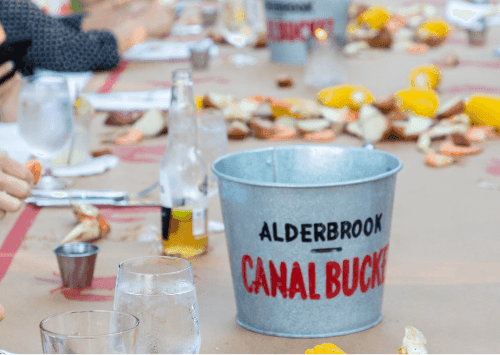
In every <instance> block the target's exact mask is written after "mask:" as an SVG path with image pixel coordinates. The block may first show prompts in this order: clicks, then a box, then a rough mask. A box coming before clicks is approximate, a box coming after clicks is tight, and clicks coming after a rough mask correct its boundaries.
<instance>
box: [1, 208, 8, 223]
mask: <svg viewBox="0 0 500 355" xmlns="http://www.w3.org/2000/svg"><path fill="white" fill-rule="evenodd" d="M6 214H7V212H5V211H4V210H0V221H1V220H2V219H3V218H4V217H5V215H6Z"/></svg>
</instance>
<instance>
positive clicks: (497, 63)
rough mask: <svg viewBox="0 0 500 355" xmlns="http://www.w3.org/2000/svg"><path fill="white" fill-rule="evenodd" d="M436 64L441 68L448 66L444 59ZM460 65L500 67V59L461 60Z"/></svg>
mask: <svg viewBox="0 0 500 355" xmlns="http://www.w3.org/2000/svg"><path fill="white" fill-rule="evenodd" d="M434 64H436V65H438V66H439V67H441V68H445V67H446V65H445V63H444V62H443V61H439V62H435V63H434ZM458 66H459V67H476V68H486V69H500V61H497V60H489V61H481V60H460V61H459V63H458Z"/></svg>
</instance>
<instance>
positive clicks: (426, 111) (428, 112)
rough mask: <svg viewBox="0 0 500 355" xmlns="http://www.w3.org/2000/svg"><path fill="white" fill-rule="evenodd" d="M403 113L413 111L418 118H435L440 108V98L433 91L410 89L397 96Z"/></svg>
mask: <svg viewBox="0 0 500 355" xmlns="http://www.w3.org/2000/svg"><path fill="white" fill-rule="evenodd" d="M395 97H396V100H397V101H398V106H399V107H400V110H401V111H403V112H404V111H412V112H413V113H414V114H416V115H418V116H424V117H430V118H433V117H434V115H435V113H436V111H437V109H438V108H439V97H438V95H437V93H436V92H435V91H433V90H421V89H417V88H409V89H405V90H401V91H398V92H397V93H396V94H395Z"/></svg>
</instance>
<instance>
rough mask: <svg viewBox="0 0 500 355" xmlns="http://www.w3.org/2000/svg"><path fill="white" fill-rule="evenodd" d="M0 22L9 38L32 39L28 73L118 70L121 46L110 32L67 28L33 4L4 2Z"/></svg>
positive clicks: (27, 63) (0, 4)
mask: <svg viewBox="0 0 500 355" xmlns="http://www.w3.org/2000/svg"><path fill="white" fill-rule="evenodd" d="M0 22H1V23H2V25H3V27H4V30H5V33H6V35H7V38H9V40H13V41H14V40H16V38H26V37H28V38H31V39H32V45H31V47H30V49H29V50H28V54H27V55H26V57H25V62H26V65H27V68H26V70H25V71H24V73H26V74H28V73H30V71H32V70H33V69H34V68H42V69H48V70H55V71H70V72H79V71H100V70H109V69H112V68H114V67H115V66H116V65H117V64H118V62H119V60H120V56H119V52H118V48H119V43H117V39H116V38H115V35H114V34H113V33H112V32H110V31H89V32H85V31H82V30H78V29H75V28H73V27H71V26H67V25H66V24H64V22H62V21H59V19H58V18H55V17H51V16H49V15H47V14H45V13H44V12H43V11H42V10H40V9H38V8H37V7H36V6H35V5H34V4H32V3H31V2H29V1H19V0H0Z"/></svg>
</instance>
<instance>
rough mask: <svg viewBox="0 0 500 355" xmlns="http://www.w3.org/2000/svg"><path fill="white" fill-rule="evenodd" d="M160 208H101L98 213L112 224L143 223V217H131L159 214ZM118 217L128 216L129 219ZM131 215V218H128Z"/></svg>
mask: <svg viewBox="0 0 500 355" xmlns="http://www.w3.org/2000/svg"><path fill="white" fill-rule="evenodd" d="M160 211H161V207H156V206H144V207H126V208H123V207H101V208H99V213H100V214H101V216H102V217H103V218H104V219H105V220H106V221H108V222H113V223H132V222H139V221H144V219H145V218H144V217H138V216H133V215H137V214H141V213H159V212H160ZM120 215H128V216H129V217H120ZM130 215H132V216H130Z"/></svg>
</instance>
